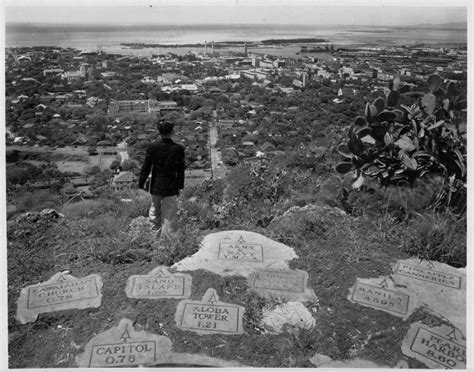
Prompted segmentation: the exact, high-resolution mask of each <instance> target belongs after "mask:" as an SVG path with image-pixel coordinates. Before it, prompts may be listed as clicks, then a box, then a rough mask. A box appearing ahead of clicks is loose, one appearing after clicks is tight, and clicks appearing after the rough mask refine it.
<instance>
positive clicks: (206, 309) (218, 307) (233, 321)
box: [175, 288, 245, 334]
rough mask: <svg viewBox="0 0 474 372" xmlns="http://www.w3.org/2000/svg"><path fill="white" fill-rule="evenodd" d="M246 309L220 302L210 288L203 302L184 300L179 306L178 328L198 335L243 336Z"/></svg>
mask: <svg viewBox="0 0 474 372" xmlns="http://www.w3.org/2000/svg"><path fill="white" fill-rule="evenodd" d="M244 312H245V308H244V307H243V306H239V305H233V304H228V303H224V302H220V301H219V297H218V295H217V292H216V290H215V289H213V288H209V289H208V290H207V291H206V293H205V294H204V296H203V299H202V301H193V300H183V301H181V302H180V303H179V304H178V308H177V310H176V316H175V321H176V325H177V326H178V328H180V329H183V330H188V331H193V332H196V333H198V334H213V333H221V334H242V333H243V325H242V316H243V315H244Z"/></svg>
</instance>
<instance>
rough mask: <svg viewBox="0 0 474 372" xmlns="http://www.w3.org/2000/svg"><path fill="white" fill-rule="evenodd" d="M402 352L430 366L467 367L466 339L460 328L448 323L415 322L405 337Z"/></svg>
mask: <svg viewBox="0 0 474 372" xmlns="http://www.w3.org/2000/svg"><path fill="white" fill-rule="evenodd" d="M402 352H403V354H405V355H407V356H409V357H412V358H415V359H417V360H419V361H420V362H422V363H423V364H425V365H426V366H427V367H429V368H436V369H438V368H439V369H465V368H466V339H465V338H464V337H463V335H462V333H461V332H460V331H459V330H457V329H455V328H451V327H448V326H446V325H441V326H438V327H429V326H427V325H425V324H423V323H420V322H418V323H413V324H412V325H411V326H410V329H409V330H408V333H407V335H406V336H405V338H404V339H403V343H402Z"/></svg>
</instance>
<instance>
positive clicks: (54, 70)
mask: <svg viewBox="0 0 474 372" xmlns="http://www.w3.org/2000/svg"><path fill="white" fill-rule="evenodd" d="M58 74H64V70H63V69H62V68H48V69H45V70H43V76H48V75H58Z"/></svg>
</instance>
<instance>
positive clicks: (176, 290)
mask: <svg viewBox="0 0 474 372" xmlns="http://www.w3.org/2000/svg"><path fill="white" fill-rule="evenodd" d="M191 283H192V277H191V275H188V274H182V273H176V274H171V273H170V272H169V271H168V268H167V267H166V266H158V267H156V268H155V269H153V270H152V271H151V272H150V273H149V274H147V275H132V276H131V277H130V278H128V281H127V287H126V289H125V292H126V293H127V297H129V298H149V299H160V298H189V297H191Z"/></svg>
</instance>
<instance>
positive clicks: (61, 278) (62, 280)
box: [58, 274, 66, 283]
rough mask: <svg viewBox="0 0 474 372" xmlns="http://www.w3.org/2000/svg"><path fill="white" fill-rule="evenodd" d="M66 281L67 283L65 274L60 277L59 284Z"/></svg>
mask: <svg viewBox="0 0 474 372" xmlns="http://www.w3.org/2000/svg"><path fill="white" fill-rule="evenodd" d="M65 281H66V278H65V277H64V276H63V274H61V275H59V278H58V283H59V282H65Z"/></svg>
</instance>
